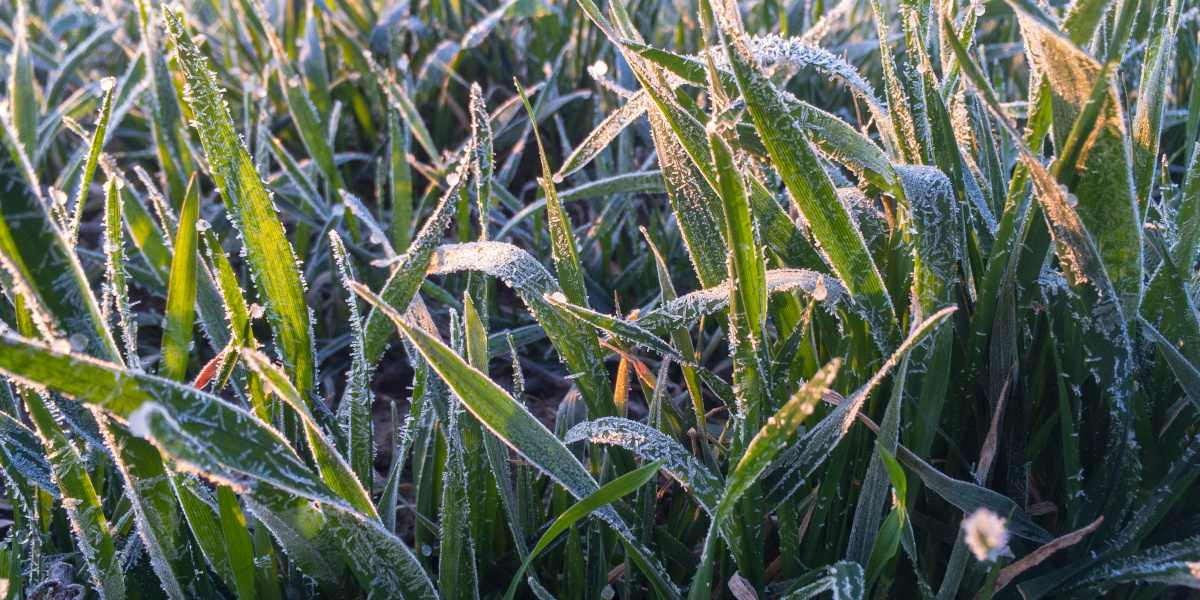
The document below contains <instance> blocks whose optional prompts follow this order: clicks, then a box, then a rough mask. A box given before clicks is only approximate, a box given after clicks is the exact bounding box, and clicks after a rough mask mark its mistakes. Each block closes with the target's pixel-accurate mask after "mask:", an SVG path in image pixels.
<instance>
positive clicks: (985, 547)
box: [962, 508, 1008, 562]
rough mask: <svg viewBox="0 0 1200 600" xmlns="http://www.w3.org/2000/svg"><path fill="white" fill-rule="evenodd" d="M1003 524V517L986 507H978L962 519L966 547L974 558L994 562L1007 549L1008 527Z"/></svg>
mask: <svg viewBox="0 0 1200 600" xmlns="http://www.w3.org/2000/svg"><path fill="white" fill-rule="evenodd" d="M1004 525H1005V520H1004V519H1001V518H1000V517H999V516H998V515H997V514H996V513H994V512H992V511H990V510H988V509H986V508H980V509H978V510H976V511H975V512H973V513H971V516H969V517H967V518H966V519H963V522H962V528H963V531H964V532H965V534H964V535H965V539H966V542H967V547H968V548H970V549H971V553H972V554H974V555H975V558H977V559H978V560H980V561H981V562H982V561H987V562H995V561H996V558H997V557H999V556H1000V554H1001V553H1003V552H1004V551H1005V550H1006V549H1008V528H1006V527H1005V526H1004Z"/></svg>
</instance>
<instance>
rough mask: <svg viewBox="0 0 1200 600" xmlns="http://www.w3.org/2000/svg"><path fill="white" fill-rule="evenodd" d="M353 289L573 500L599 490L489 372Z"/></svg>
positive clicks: (653, 562)
mask: <svg viewBox="0 0 1200 600" xmlns="http://www.w3.org/2000/svg"><path fill="white" fill-rule="evenodd" d="M355 291H357V292H358V293H359V294H360V295H362V296H363V297H364V298H366V299H367V300H368V301H369V302H371V303H372V304H374V305H375V307H376V308H377V309H380V310H382V311H384V312H385V313H386V314H387V315H388V317H389V318H391V319H392V322H394V323H395V324H396V326H397V327H398V328H399V329H400V331H401V332H403V334H404V335H405V337H406V338H408V339H409V341H410V342H412V344H413V345H414V346H415V347H416V348H417V349H418V350H419V351H420V352H421V354H422V355H423V356H424V357H425V359H426V360H427V361H428V362H429V365H430V366H431V367H432V368H433V369H434V370H435V371H437V373H438V375H439V376H441V378H442V379H443V380H444V381H445V382H446V384H447V385H449V386H450V388H451V389H452V390H454V393H455V394H457V395H458V397H459V399H460V400H461V401H462V403H463V405H464V406H465V407H466V408H467V409H468V410H470V411H471V412H472V413H473V414H474V415H475V417H476V418H478V419H479V421H480V423H482V424H483V425H484V426H486V427H487V428H488V429H490V430H491V431H492V432H493V433H494V434H496V436H497V437H499V438H500V439H502V440H504V441H505V443H507V444H508V445H509V446H511V447H512V448H513V449H514V450H516V451H517V452H518V453H519V454H521V455H522V456H524V457H525V458H526V459H527V460H529V461H530V462H531V463H533V464H534V465H535V466H537V468H539V469H541V470H542V472H544V473H546V474H547V475H549V476H550V477H551V478H552V479H554V480H555V481H556V482H558V483H559V484H560V485H562V486H563V487H564V488H565V489H566V490H567V491H568V492H570V493H571V495H573V496H575V497H576V498H584V497H586V496H588V495H589V494H591V493H592V492H595V491H596V490H597V489H599V487H600V486H598V485H597V484H596V481H595V480H594V479H592V477H591V475H589V474H588V472H587V471H586V470H585V469H584V468H583V465H581V464H579V462H578V461H577V460H575V457H574V456H573V455H572V454H571V451H570V450H568V449H567V448H566V446H564V445H563V444H562V442H561V441H559V440H558V438H556V437H554V434H553V433H551V432H550V431H549V430H548V429H546V426H545V425H542V424H541V422H539V421H538V420H537V419H536V418H535V417H534V416H533V415H532V414H530V413H529V410H528V409H526V408H525V407H524V406H523V405H522V404H521V403H519V402H517V401H516V400H514V399H513V398H512V397H511V396H509V395H508V394H507V393H506V392H505V391H504V390H503V389H501V388H500V387H499V386H497V385H496V384H495V383H494V382H492V381H491V380H490V379H488V377H487V375H485V374H483V373H480V372H479V371H478V370H476V369H473V368H471V367H470V366H469V365H467V364H466V363H465V362H464V361H463V359H462V358H461V357H459V356H458V355H457V354H455V353H454V351H452V350H450V348H447V347H446V346H445V344H443V343H441V342H440V341H438V340H437V339H435V338H434V337H433V336H431V335H430V334H428V333H426V332H425V331H424V330H422V329H420V328H416V327H411V326H409V325H408V324H406V323H405V322H404V320H403V319H402V318H401V317H400V315H399V314H397V313H396V312H395V310H393V309H391V308H390V307H388V306H387V305H386V304H383V303H382V300H381V299H380V298H379V297H378V296H375V295H374V294H373V293H371V291H370V290H367V289H366V288H363V287H361V286H355ZM597 514H598V516H600V517H601V518H602V519H604V520H605V521H606V522H607V523H608V524H609V525H610V526H611V527H612V528H613V530H614V531H616V532H617V534H618V535H619V536H620V538H621V539H622V541H623V543H625V545H626V548H627V549H628V550H629V551H630V552H631V554H633V555H636V560H637V561H638V562H639V563H640V564H639V565H638V567H639V569H641V570H643V571H645V572H646V573H647V574H648V575H650V577H651V581H652V583H653V584H654V586H655V588H656V589H657V590H658V592H659V593H661V594H663V595H665V596H666V597H668V598H671V599H677V598H678V591H677V590H676V589H675V586H674V584H673V583H671V580H670V578H669V577H668V576H667V574H666V573H665V571H664V570H663V568H662V566H661V565H660V564H659V562H658V560H657V559H656V558H655V557H654V555H653V554H651V553H650V551H649V550H648V549H646V548H645V547H644V546H643V545H642V544H641V542H640V541H638V540H637V539H636V538H635V537H634V536H633V533H632V531H630V529H629V526H628V525H627V524H626V522H625V521H624V520H623V519H622V518H621V517H620V516H619V515H618V514H617V513H616V511H614V510H613V509H612V508H608V507H605V508H601V509H598V510H597Z"/></svg>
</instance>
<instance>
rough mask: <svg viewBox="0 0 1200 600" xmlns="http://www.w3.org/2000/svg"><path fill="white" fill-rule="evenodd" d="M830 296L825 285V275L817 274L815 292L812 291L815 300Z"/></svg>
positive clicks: (818, 300) (819, 300)
mask: <svg viewBox="0 0 1200 600" xmlns="http://www.w3.org/2000/svg"><path fill="white" fill-rule="evenodd" d="M828 296H829V290H828V289H827V288H826V287H825V276H824V275H817V285H816V286H815V287H813V292H812V297H813V300H816V301H817V302H821V301H822V300H824V299H825V298H826V297H828Z"/></svg>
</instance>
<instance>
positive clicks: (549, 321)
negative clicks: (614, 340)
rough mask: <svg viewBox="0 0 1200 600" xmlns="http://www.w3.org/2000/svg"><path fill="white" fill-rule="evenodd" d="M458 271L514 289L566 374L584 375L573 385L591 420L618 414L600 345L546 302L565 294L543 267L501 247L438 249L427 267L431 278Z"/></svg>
mask: <svg viewBox="0 0 1200 600" xmlns="http://www.w3.org/2000/svg"><path fill="white" fill-rule="evenodd" d="M458 271H479V272H482V273H486V274H488V275H491V276H492V277H498V278H500V279H501V280H503V281H504V282H505V283H507V284H508V285H509V286H510V287H512V288H513V290H514V291H516V292H517V295H518V296H520V297H521V300H523V301H524V302H525V305H526V306H527V307H528V308H529V312H530V313H532V315H533V317H534V319H536V320H537V321H538V323H540V324H541V325H542V328H543V329H545V330H546V334H547V336H548V337H549V338H550V341H551V342H552V343H553V344H554V347H555V349H556V350H558V354H559V356H560V357H561V358H562V359H563V361H564V362H565V363H566V364H567V368H568V369H570V371H571V372H572V373H582V374H583V375H581V376H579V377H576V378H575V379H574V383H575V385H576V386H578V387H579V391H580V393H581V394H582V395H583V399H584V402H586V403H587V406H588V414H589V415H593V416H595V417H597V418H598V417H605V416H614V415H615V414H616V413H615V407H614V406H613V405H612V402H611V399H612V392H611V391H610V390H609V389H608V375H607V372H605V371H604V368H603V366H602V364H601V362H600V358H599V351H598V350H596V351H592V348H591V347H592V346H593V345H594V346H596V347H599V342H598V341H597V340H596V336H595V335H594V334H593V333H592V331H591V328H590V326H588V325H586V324H584V323H583V322H581V321H580V320H579V319H577V318H575V317H574V316H572V315H571V314H570V313H568V312H567V311H566V310H564V309H561V308H558V307H556V306H554V305H553V304H552V303H550V302H549V301H547V300H546V296H548V295H550V296H553V295H554V294H562V289H561V288H559V287H558V282H557V281H555V280H554V278H553V277H552V276H551V275H550V274H549V273H548V272H546V269H545V267H543V266H542V265H541V263H539V262H537V260H536V259H535V258H534V257H533V256H531V255H530V254H529V253H527V252H525V251H524V250H521V249H520V248H517V247H516V246H513V245H512V244H506V243H503V242H473V243H469V244H454V245H448V246H442V247H440V248H438V251H437V254H436V255H435V256H434V258H433V260H432V262H431V263H429V274H430V275H436V274H446V273H455V272H458Z"/></svg>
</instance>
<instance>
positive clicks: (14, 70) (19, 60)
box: [8, 2, 42, 164]
mask: <svg viewBox="0 0 1200 600" xmlns="http://www.w3.org/2000/svg"><path fill="white" fill-rule="evenodd" d="M25 10H26V9H25V3H24V2H18V3H17V5H16V16H15V18H14V19H13V21H12V22H13V30H14V31H13V33H14V39H13V45H12V51H11V52H12V54H10V55H9V56H10V58H9V61H10V62H9V65H8V67H9V70H8V98H9V106H8V108H9V110H10V111H11V114H10V115H9V116H10V117H11V120H10V123H11V124H12V127H13V128H14V129H15V130H16V136H15V139H14V140H13V141H15V142H16V143H17V144H18V145H19V146H20V148H19V149H18V152H19V153H21V154H23V155H24V159H25V161H26V162H28V163H30V164H32V163H33V156H34V153H35V152H36V151H37V130H38V117H39V115H40V114H41V112H42V109H41V103H40V102H39V101H38V97H37V80H36V79H35V78H34V73H33V58H32V56H31V53H30V49H29V27H28V25H27V24H26V23H27V22H28V15H27V14H26V12H25Z"/></svg>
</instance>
